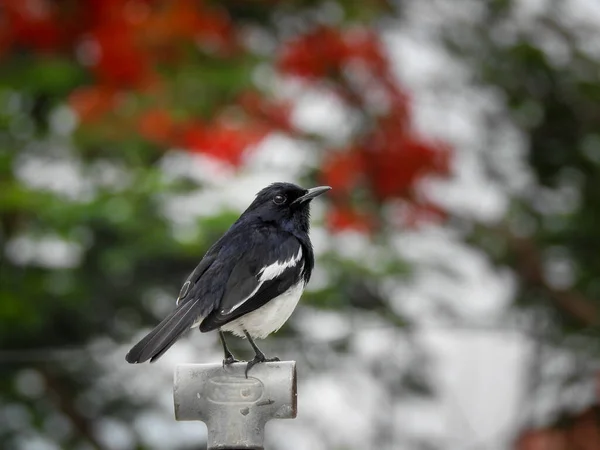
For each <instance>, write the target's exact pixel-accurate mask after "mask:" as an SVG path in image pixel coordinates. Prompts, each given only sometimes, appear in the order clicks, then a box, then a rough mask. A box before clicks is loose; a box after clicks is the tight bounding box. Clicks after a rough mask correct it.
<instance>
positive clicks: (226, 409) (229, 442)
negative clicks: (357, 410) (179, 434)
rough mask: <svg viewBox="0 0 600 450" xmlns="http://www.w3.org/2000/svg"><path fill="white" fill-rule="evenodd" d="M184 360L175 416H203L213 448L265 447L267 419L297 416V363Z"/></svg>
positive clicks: (176, 389)
mask: <svg viewBox="0 0 600 450" xmlns="http://www.w3.org/2000/svg"><path fill="white" fill-rule="evenodd" d="M245 369H246V364H245V363H236V364H231V365H227V366H225V367H223V365H222V364H182V365H179V366H177V367H176V369H175V382H174V385H173V397H174V400H175V419H176V420H200V421H202V422H204V423H206V426H207V428H208V450H216V449H219V450H225V449H227V450H234V449H246V450H247V449H253V450H263V448H264V447H263V442H264V429H265V424H266V423H267V422H268V421H269V420H271V419H293V418H295V417H296V412H297V411H296V407H297V403H296V362H295V361H280V362H269V363H260V364H257V365H255V366H254V367H253V368H252V370H250V372H249V373H248V378H246V376H245V375H244V370H245Z"/></svg>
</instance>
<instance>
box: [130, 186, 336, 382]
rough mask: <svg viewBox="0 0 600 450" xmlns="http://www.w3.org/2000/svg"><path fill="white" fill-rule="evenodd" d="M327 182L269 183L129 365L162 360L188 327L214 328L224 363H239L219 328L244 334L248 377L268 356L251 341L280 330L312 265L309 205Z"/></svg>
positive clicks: (189, 281) (186, 284)
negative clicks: (250, 353)
mask: <svg viewBox="0 0 600 450" xmlns="http://www.w3.org/2000/svg"><path fill="white" fill-rule="evenodd" d="M330 189H331V187H329V186H318V187H314V188H311V189H304V188H302V187H300V186H297V185H295V184H292V183H287V182H277V183H273V184H270V185H269V186H267V187H265V188H264V189H262V190H261V191H260V192H258V193H257V194H256V197H255V198H254V200H253V201H252V203H251V204H250V206H248V208H247V209H246V210H245V211H244V212H243V213H242V214H241V215H240V217H239V218H238V219H237V220H236V221H235V222H234V223H233V225H231V227H230V228H229V229H228V230H227V231H226V232H225V234H223V236H222V237H221V238H220V239H219V240H217V241H216V242H215V243H214V244H213V245H212V247H210V249H209V250H208V251H207V252H206V254H205V255H204V257H203V258H202V260H201V261H200V263H199V264H198V265H197V266H196V268H195V269H194V270H193V271H192V273H191V274H190V275H189V277H188V278H187V279H186V281H185V282H184V283H183V286H182V287H181V290H180V292H179V296H178V298H177V301H176V303H175V305H176V306H175V309H174V310H173V311H172V312H171V313H170V314H169V315H168V316H167V317H166V318H165V319H164V320H162V321H161V322H160V323H159V324H158V325H157V326H156V327H155V328H154V329H153V330H152V331H150V333H148V334H147V335H146V336H145V337H144V338H143V339H142V340H141V341H139V342H138V343H137V344H136V345H134V346H133V347H132V348H131V350H130V351H129V352H128V353H127V355H126V357H125V359H126V361H127V362H129V363H131V364H136V363H143V362H146V361H148V360H150V362H154V361H156V360H157V359H158V358H160V357H161V356H162V355H163V354H164V353H165V352H166V351H167V350H168V349H169V348H170V347H171V346H172V345H173V344H174V343H175V342H176V341H177V340H178V339H179V338H180V337H181V336H182V335H183V334H184V333H186V332H187V331H188V330H189V329H191V328H196V327H197V328H199V330H200V331H201V332H209V331H214V330H218V333H219V338H220V341H221V345H222V347H223V353H224V359H223V365H224V366H225V365H229V364H233V363H235V362H238V360H237V359H235V357H234V356H233V354H232V353H231V351H230V350H229V348H228V347H227V342H226V340H225V335H224V332H229V333H232V334H234V335H236V336H239V337H242V338H246V339H247V340H248V342H249V343H250V345H251V346H252V349H253V351H254V358H253V359H252V360H250V361H248V363H247V365H246V369H245V375H246V377H248V372H249V371H250V369H251V368H252V367H253V366H254V365H256V364H258V363H261V362H268V361H279V358H276V357H275V358H267V357H266V356H265V354H264V353H263V352H262V351H261V350H260V349H259V347H258V346H257V345H256V343H255V342H254V339H264V338H266V337H267V336H268V335H269V334H271V333H273V332H275V331H277V330H278V329H279V328H280V327H281V326H282V325H283V324H284V323H285V322H286V321H287V320H288V319H289V317H290V316H291V314H292V312H293V311H294V309H295V308H296V306H297V304H298V302H299V300H300V297H301V296H302V293H303V292H304V288H305V286H306V284H307V283H308V282H309V280H310V277H311V274H312V271H313V267H314V252H313V247H312V243H311V240H310V237H309V229H310V204H311V201H312V200H313V199H314V198H316V197H318V196H319V195H321V194H323V193H325V192H327V191H328V190H330Z"/></svg>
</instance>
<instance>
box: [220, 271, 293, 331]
mask: <svg viewBox="0 0 600 450" xmlns="http://www.w3.org/2000/svg"><path fill="white" fill-rule="evenodd" d="M303 291H304V281H302V280H301V281H300V282H298V283H297V284H295V285H294V286H292V287H291V288H289V289H288V290H287V291H285V292H284V293H283V294H281V295H280V296H278V297H275V298H274V299H273V300H271V301H270V302H268V303H267V304H266V305H263V306H261V307H260V308H258V309H257V310H255V311H252V312H250V313H248V314H245V315H243V316H242V317H240V318H238V319H235V320H233V321H231V322H229V323H228V324H226V325H223V326H222V327H221V330H223V331H229V332H230V333H233V334H235V335H237V336H241V337H244V330H246V331H247V332H248V333H249V334H250V336H251V337H252V338H257V339H264V338H266V337H267V336H268V335H269V334H271V333H273V332H274V331H277V330H279V329H280V328H281V326H282V325H283V324H284V323H285V322H286V321H287V320H288V319H289V318H290V316H291V315H292V312H294V309H295V308H296V305H298V301H299V300H300V297H301V296H302V292H303Z"/></svg>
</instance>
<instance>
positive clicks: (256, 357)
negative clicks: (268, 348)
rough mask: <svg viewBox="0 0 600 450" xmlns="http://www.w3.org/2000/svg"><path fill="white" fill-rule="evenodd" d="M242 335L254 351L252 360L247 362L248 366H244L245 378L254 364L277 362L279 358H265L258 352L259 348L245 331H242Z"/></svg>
mask: <svg viewBox="0 0 600 450" xmlns="http://www.w3.org/2000/svg"><path fill="white" fill-rule="evenodd" d="M244 334H245V335H246V339H248V342H250V345H251V346H252V349H253V350H254V359H252V361H248V364H247V365H246V378H248V372H249V371H250V369H252V367H254V366H255V365H256V364H258V363H261V362H272V361H279V358H277V357H274V358H267V357H266V356H265V354H264V353H263V352H262V351H261V350H260V348H258V346H257V345H256V344H255V343H254V341H253V340H252V337H250V334H249V333H248V332H247V331H246V330H244Z"/></svg>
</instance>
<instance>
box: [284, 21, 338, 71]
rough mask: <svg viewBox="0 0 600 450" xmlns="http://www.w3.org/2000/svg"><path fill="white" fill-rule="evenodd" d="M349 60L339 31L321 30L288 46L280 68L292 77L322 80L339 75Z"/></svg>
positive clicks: (321, 28)
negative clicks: (322, 78)
mask: <svg viewBox="0 0 600 450" xmlns="http://www.w3.org/2000/svg"><path fill="white" fill-rule="evenodd" d="M346 58H347V46H346V44H345V43H344V40H343V38H342V35H341V33H340V31H339V30H336V29H334V28H329V27H320V28H316V29H315V30H313V31H312V32H310V33H307V34H305V35H303V36H300V37H298V38H296V39H294V40H292V41H290V42H288V43H287V44H286V45H285V47H284V48H283V52H282V54H281V56H280V58H279V63H278V66H279V69H280V70H281V71H282V72H284V73H287V74H290V75H297V76H299V77H304V78H320V77H324V76H327V75H334V74H336V73H337V72H338V71H339V69H340V67H341V65H342V63H343V62H344V61H346Z"/></svg>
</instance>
